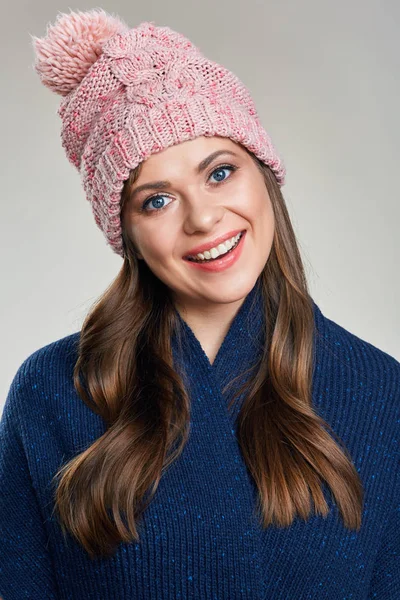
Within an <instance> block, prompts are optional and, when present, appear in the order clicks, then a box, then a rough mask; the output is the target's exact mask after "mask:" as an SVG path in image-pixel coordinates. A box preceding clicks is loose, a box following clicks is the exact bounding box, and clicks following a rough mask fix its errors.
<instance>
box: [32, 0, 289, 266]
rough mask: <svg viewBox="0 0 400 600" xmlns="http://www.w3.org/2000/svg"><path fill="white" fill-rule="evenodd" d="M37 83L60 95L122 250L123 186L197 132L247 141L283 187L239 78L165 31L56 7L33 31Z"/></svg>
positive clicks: (87, 184) (86, 172)
mask: <svg viewBox="0 0 400 600" xmlns="http://www.w3.org/2000/svg"><path fill="white" fill-rule="evenodd" d="M31 38H32V43H33V47H34V50H35V58H36V60H35V64H34V68H35V70H36V71H37V73H38V74H39V76H40V78H41V81H42V83H43V84H44V85H45V86H47V87H49V88H50V89H52V90H53V91H54V92H56V93H58V94H60V95H61V96H63V99H62V101H61V105H60V108H59V109H58V111H57V112H58V115H59V116H60V117H61V120H62V130H61V139H62V145H63V147H64V149H65V151H66V154H67V156H68V159H69V161H70V162H71V163H72V164H73V165H74V166H75V167H76V168H77V169H78V170H79V172H80V174H81V178H82V182H83V187H84V190H85V194H86V197H87V199H88V200H89V202H90V203H91V206H92V211H93V214H94V217H95V220H96V223H97V225H98V227H99V228H100V229H101V230H102V231H103V233H104V235H105V236H106V239H107V243H108V244H109V245H110V246H111V248H112V249H113V251H114V252H115V253H117V254H119V255H120V256H122V257H123V256H124V251H123V245H122V235H121V233H122V230H121V218H120V200H121V192H122V188H123V183H124V181H125V180H126V179H128V177H129V172H130V171H131V169H133V168H134V167H136V166H137V165H138V164H139V163H140V162H141V161H144V160H145V159H146V158H148V157H149V156H150V155H151V154H153V153H155V152H158V151H160V150H163V149H165V148H167V147H169V146H172V145H174V144H178V143H180V142H183V141H185V140H190V139H193V138H196V137H198V136H214V135H219V136H223V137H228V138H231V139H232V140H234V141H236V142H238V143H240V144H242V145H243V146H245V147H247V149H248V150H250V151H251V152H253V153H254V154H255V155H256V156H257V157H258V158H259V159H260V160H261V161H263V162H264V163H265V164H267V165H269V167H270V168H271V170H272V171H273V172H274V173H275V176H276V179H277V182H278V184H279V185H281V186H282V185H283V184H284V179H285V173H286V169H285V166H284V164H283V162H282V160H281V159H280V158H279V156H278V155H277V153H276V150H275V148H274V147H273V145H272V142H271V139H270V137H269V136H268V134H267V133H266V131H265V130H264V129H263V127H262V125H261V123H260V121H259V118H258V115H257V111H256V108H255V105H254V102H253V100H252V99H251V97H250V94H249V92H248V90H247V89H246V88H245V86H244V85H243V83H242V82H241V81H240V80H239V79H238V78H237V77H236V76H235V75H234V74H233V73H231V72H230V71H228V70H227V69H225V68H224V67H222V66H221V65H219V64H217V63H215V62H213V61H211V60H208V59H207V58H205V57H204V56H203V54H202V53H201V52H200V51H199V49H198V48H196V47H195V46H194V45H193V44H192V43H191V42H190V41H189V40H188V39H187V38H186V37H184V36H183V35H181V34H179V33H176V32H175V31H173V30H172V29H170V28H169V27H156V26H155V25H154V23H152V22H143V23H141V24H140V25H138V26H137V27H135V28H133V29H130V28H129V27H128V26H127V25H126V24H125V23H124V22H123V21H122V20H121V19H120V18H119V17H115V16H111V15H109V14H107V13H106V12H105V11H104V10H102V9H93V10H90V11H87V12H80V11H78V12H72V11H71V12H70V14H63V13H60V14H59V15H58V17H57V20H56V22H55V24H54V25H48V27H47V31H46V36H45V37H44V38H37V37H35V36H31Z"/></svg>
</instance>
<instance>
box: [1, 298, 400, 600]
mask: <svg viewBox="0 0 400 600" xmlns="http://www.w3.org/2000/svg"><path fill="white" fill-rule="evenodd" d="M254 298H256V300H257V302H256V303H255V305H254V308H253V301H254ZM260 307H261V304H260V302H259V298H257V296H255V294H254V291H252V292H251V293H250V294H249V295H248V297H247V298H246V299H245V302H244V303H243V304H242V307H241V309H240V310H239V312H238V314H237V315H236V317H235V319H234V321H233V322H232V324H231V326H230V329H229V331H228V333H227V335H226V337H225V339H224V341H223V343H222V345H221V347H220V349H219V351H218V354H217V356H216V358H215V360H214V362H213V364H212V365H211V364H210V363H209V361H208V358H207V355H206V354H205V353H204V351H203V349H202V347H201V345H200V342H199V341H198V339H197V338H196V336H195V335H194V333H193V331H192V330H191V329H190V328H189V326H187V324H186V323H185V322H184V321H181V324H182V326H183V340H182V349H180V348H181V347H180V346H179V344H177V338H176V337H175V336H174V339H173V353H174V362H175V364H176V365H178V364H179V365H183V367H184V370H185V371H186V372H187V374H188V376H189V377H188V380H189V384H190V387H189V393H190V400H191V423H190V436H189V439H188V441H187V444H186V445H185V447H184V450H183V452H182V454H181V455H180V456H179V457H178V459H177V460H176V461H175V462H174V463H173V464H172V465H170V467H169V468H168V469H167V470H166V471H165V472H164V474H163V476H162V478H161V480H160V484H159V486H158V488H157V491H156V494H155V496H154V498H153V499H152V501H151V503H150V505H149V506H148V507H147V509H146V510H145V512H144V514H143V520H142V521H141V522H140V523H139V534H140V541H139V543H136V542H132V543H129V544H124V543H121V544H120V545H119V546H118V547H117V550H116V553H115V555H113V556H112V557H108V558H103V559H98V560H95V561H91V560H90V559H89V558H88V556H87V555H86V553H85V552H84V551H83V549H82V548H81V546H79V545H78V544H77V543H76V542H75V541H74V539H73V538H72V537H68V538H67V539H66V540H65V541H64V539H63V536H62V532H61V529H60V525H59V524H58V522H57V521H56V519H55V517H54V515H53V514H52V511H53V500H52V486H51V480H52V478H53V476H54V474H55V473H56V471H57V470H58V468H59V467H60V466H61V465H62V464H64V463H65V462H66V461H68V460H69V459H71V458H72V457H74V456H76V455H78V454H79V453H81V452H82V451H84V450H85V449H86V448H89V447H90V446H91V445H92V444H93V443H94V441H95V440H96V439H97V438H99V437H100V436H101V435H102V434H103V433H104V432H105V430H106V427H105V424H104V422H103V421H102V419H101V418H100V417H99V416H98V415H97V414H95V413H94V412H92V411H91V410H90V409H89V408H88V406H87V405H86V404H85V403H84V402H83V401H82V400H81V399H80V398H79V396H78V395H77V393H76V391H75V389H74V387H73V368H74V364H75V362H76V359H77V344H78V341H79V332H77V333H74V334H72V335H69V336H67V337H65V338H62V339H60V340H57V341H55V342H53V343H51V344H49V345H47V346H45V347H43V348H41V349H39V350H37V351H36V352H34V353H33V354H31V355H30V356H29V357H28V358H27V359H26V360H25V361H24V362H23V363H22V364H21V366H20V368H19V369H18V371H17V373H16V375H15V377H14V379H13V381H12V384H11V388H10V391H9V393H8V396H7V399H6V403H5V406H4V409H3V415H2V418H1V422H0V489H1V494H0V596H2V597H4V600H21V599H22V598H29V599H30V600H82V599H83V598H84V599H85V600H100V599H101V600H115V599H118V600H119V599H121V600H122V599H128V598H129V599H131V598H134V599H135V600H189V599H194V600H200V599H201V600H239V599H240V600H306V599H307V600H349V599H350V598H351V599H352V600H372V599H373V598H376V599H377V600H395V599H396V598H400V569H399V553H400V535H399V531H400V502H399V498H400V485H399V483H400V479H399V444H398V441H399V439H400V436H399V423H400V413H399V407H400V364H399V363H398V362H397V361H396V360H395V359H394V358H393V357H391V356H389V355H388V354H386V353H385V352H383V351H381V350H379V349H378V348H375V347H374V346H372V345H371V344H369V343H367V342H365V341H363V340H362V339H360V338H358V337H356V336H355V335H354V334H352V333H350V332H349V331H347V330H345V329H344V328H343V327H341V326H339V325H338V324H336V323H334V322H333V321H332V320H330V319H328V318H327V317H325V316H324V315H323V314H322V312H321V311H320V309H319V308H318V307H317V306H316V305H315V306H314V315H315V323H316V330H317V334H316V336H315V340H316V353H315V365H314V371H313V391H312V394H313V403H314V407H315V410H316V412H317V413H318V414H319V415H321V416H322V417H323V418H324V419H325V420H326V421H327V422H328V423H329V424H330V426H331V427H332V429H333V431H334V432H335V433H336V434H337V435H338V436H339V437H340V438H341V439H342V441H343V443H344V444H345V446H346V448H347V449H348V451H349V454H350V456H351V459H352V461H353V463H354V465H355V467H356V469H357V471H358V473H359V475H360V478H361V480H362V484H363V487H364V491H365V502H364V508H363V513H362V525H361V529H360V530H359V531H358V532H355V531H354V530H347V529H346V528H345V527H344V526H343V522H342V520H341V517H340V514H339V511H338V509H337V506H336V504H335V502H334V500H333V499H332V496H331V494H330V493H328V490H327V489H326V488H325V490H324V493H325V497H326V499H327V503H328V506H329V509H330V512H329V514H328V515H327V517H325V518H324V517H321V516H316V515H313V516H311V517H310V518H309V519H308V520H307V521H303V520H302V519H301V518H297V517H296V519H295V520H294V522H293V524H292V525H291V526H290V527H285V528H278V527H275V526H270V527H268V528H267V529H265V530H263V529H262V528H261V526H260V524H259V522H258V519H256V518H255V515H254V508H255V502H256V488H255V485H254V482H253V480H252V478H251V476H250V474H249V471H248V469H247V467H246V465H245V463H244V461H243V457H242V454H241V451H240V447H239V443H238V439H237V436H236V426H235V418H236V415H237V412H238V410H239V406H240V401H239V402H238V403H237V405H236V406H235V409H234V410H233V411H232V412H230V411H228V404H229V402H230V400H231V397H232V394H233V393H234V391H235V390H234V389H233V390H230V391H225V392H223V389H224V387H225V385H226V384H227V383H228V382H229V381H230V380H231V379H232V378H233V377H235V376H236V375H238V374H239V373H242V372H244V371H245V369H247V367H249V366H252V365H254V364H255V361H256V360H257V359H258V358H259V356H260V353H261V351H262V348H263V343H264V342H263V336H262V335H260V330H261V325H262V318H261V309H260ZM88 485H89V483H88Z"/></svg>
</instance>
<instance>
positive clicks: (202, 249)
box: [183, 229, 245, 258]
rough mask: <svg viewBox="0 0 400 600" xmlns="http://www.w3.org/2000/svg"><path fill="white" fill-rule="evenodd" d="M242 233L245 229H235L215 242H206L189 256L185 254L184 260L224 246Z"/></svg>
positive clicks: (190, 251)
mask: <svg viewBox="0 0 400 600" xmlns="http://www.w3.org/2000/svg"><path fill="white" fill-rule="evenodd" d="M242 231H245V230H244V229H234V230H233V231H229V232H228V233H225V234H224V235H221V236H219V237H217V238H215V239H214V240H211V241H209V242H205V243H204V244H201V245H200V246H196V247H195V248H192V249H191V250H189V252H188V253H187V254H185V255H184V257H183V258H187V257H188V256H194V255H195V254H199V252H205V251H206V250H209V249H210V248H214V247H216V246H218V244H223V243H224V242H226V240H229V239H230V238H232V237H234V236H235V235H237V234H238V233H241V232H242Z"/></svg>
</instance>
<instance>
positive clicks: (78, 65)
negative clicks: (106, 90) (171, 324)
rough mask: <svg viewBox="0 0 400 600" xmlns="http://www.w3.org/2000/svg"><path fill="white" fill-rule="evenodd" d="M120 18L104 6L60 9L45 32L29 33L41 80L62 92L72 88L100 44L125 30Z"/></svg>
mask: <svg viewBox="0 0 400 600" xmlns="http://www.w3.org/2000/svg"><path fill="white" fill-rule="evenodd" d="M128 29H129V28H128V26H127V25H126V24H125V23H124V22H123V21H122V20H121V19H120V18H119V17H114V16H112V15H109V14H107V13H106V12H105V11H104V10H103V9H101V8H100V9H93V10H89V11H86V12H81V11H77V12H72V11H71V12H70V14H65V13H60V14H59V15H58V16H57V19H56V22H55V23H54V25H48V26H47V31H46V36H45V37H43V38H37V37H35V36H31V40H32V45H33V48H34V51H35V55H36V59H35V64H34V68H35V71H36V72H37V73H38V74H39V76H40V79H41V81H42V83H43V84H44V85H45V86H46V87H48V88H50V89H51V90H53V91H54V92H56V93H57V94H60V95H61V96H66V95H67V94H69V93H70V92H71V91H72V90H74V89H75V88H76V87H77V86H78V85H79V83H80V82H81V81H82V79H83V78H84V76H85V75H86V74H87V72H88V71H89V69H90V67H91V66H92V65H93V63H94V62H96V60H97V59H98V58H99V56H100V55H101V54H102V46H103V44H105V42H107V41H108V40H109V39H110V38H112V37H113V35H115V34H116V33H124V32H126V31H128Z"/></svg>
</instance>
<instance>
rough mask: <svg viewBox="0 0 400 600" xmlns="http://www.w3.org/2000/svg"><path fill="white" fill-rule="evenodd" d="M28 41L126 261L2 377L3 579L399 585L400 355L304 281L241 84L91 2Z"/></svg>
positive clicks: (181, 586) (75, 594)
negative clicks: (334, 311) (329, 308)
mask: <svg viewBox="0 0 400 600" xmlns="http://www.w3.org/2000/svg"><path fill="white" fill-rule="evenodd" d="M34 44H35V50H36V57H37V61H36V70H37V71H38V73H39V75H40V77H41V80H42V82H43V83H44V84H45V85H46V86H48V87H49V88H51V89H53V90H54V91H55V92H57V93H59V94H60V95H62V96H63V100H62V104H61V106H60V110H59V114H60V117H61V119H62V143H63V146H64V148H65V150H66V153H67V156H68V158H69V160H70V161H71V162H72V163H73V164H74V165H75V166H76V167H77V168H78V169H79V171H80V173H81V175H82V180H83V185H84V189H85V192H86V195H87V198H88V200H89V201H90V203H91V206H92V209H93V213H94V217H95V221H96V224H97V225H98V227H99V228H100V229H101V230H102V231H103V233H104V235H105V237H106V240H107V243H108V244H109V245H110V247H111V248H112V250H113V251H115V252H116V253H117V254H119V255H120V256H121V257H122V258H123V261H124V262H123V265H122V268H121V271H120V273H119V275H118V276H117V278H116V279H115V281H114V282H113V283H112V284H111V286H110V287H109V288H108V289H107V290H106V292H105V293H104V294H103V296H102V297H101V298H100V300H99V301H98V302H97V303H96V305H95V306H94V308H93V309H92V310H91V311H90V313H89V315H88V316H87V317H86V319H85V322H84V324H83V326H82V329H81V331H79V332H77V333H75V334H72V335H69V336H67V337H64V338H62V339H60V340H57V341H55V342H53V343H51V344H49V345H47V346H45V347H43V348H41V349H39V350H37V351H36V352H34V353H33V354H32V355H31V356H29V357H28V358H27V359H26V360H25V361H24V363H23V364H22V365H21V367H20V368H19V370H18V372H17V374H16V375H15V378H14V380H13V382H12V385H11V388H10V391H9V394H8V396H7V399H6V404H5V407H4V411H3V416H2V421H1V435H2V445H1V461H0V465H1V467H0V482H1V484H2V491H3V492H2V495H1V500H0V528H1V540H2V555H1V559H0V592H1V593H2V594H3V595H4V598H5V600H14V599H17V598H18V599H19V598H25V597H26V598H31V599H36V598H38V599H39V598H40V599H41V600H42V599H43V598H65V599H66V598H68V599H73V600H76V599H81V598H82V599H83V598H85V600H86V599H88V598H89V599H91V598H93V599H96V600H97V599H99V598H101V599H102V600H109V599H111V598H113V599H114V598H135V599H136V598H141V599H150V598H151V599H155V598H160V599H161V598H165V599H166V598H168V599H177V598H181V599H185V600H186V599H187V598H199V599H214V598H218V599H225V598H226V599H228V600H233V599H236V598H246V599H252V600H253V599H254V600H255V599H258V600H261V599H265V600H267V599H275V598H276V599H278V598H281V599H283V598H285V599H288V598H290V599H296V600H297V599H305V598H318V599H321V598H327V599H328V598H329V599H333V598H335V599H339V598H343V599H344V598H353V599H357V600H361V599H365V600H366V599H370V598H380V599H383V598H387V599H389V598H395V597H400V569H399V564H398V553H399V550H400V539H399V489H400V488H399V468H398V467H399V450H398V433H399V432H398V423H399V382H400V364H399V363H398V362H397V361H396V360H395V359H394V358H393V357H391V356H389V355H388V354H386V353H385V352H383V351H381V350H379V349H377V348H375V347H374V346H372V345H371V344H369V343H368V342H366V341H364V340H361V339H360V338H358V337H356V336H355V335H354V334H352V333H350V332H349V331H346V330H345V329H344V328H343V327H341V326H340V325H338V324H336V323H334V322H333V321H332V320H330V319H329V318H327V317H325V316H324V315H323V314H322V312H321V311H320V309H319V308H318V306H317V305H316V304H315V302H314V301H313V300H312V298H311V297H310V294H309V292H308V288H307V282H306V278H305V275H304V270H303V265H302V261H301V257H300V253H299V250H298V246H297V243H296V239H295V236H294V233H293V229H292V226H291V223H290V219H289V216H288V212H287V209H286V206H285V202H284V199H283V196H282V193H281V190H280V188H281V186H282V185H283V184H284V178H285V168H284V166H283V163H282V161H281V159H280V158H279V156H278V155H277V152H276V150H275V148H274V146H273V145H272V143H271V140H270V138H269V136H268V135H267V133H266V132H265V131H264V129H263V127H262V125H261V123H260V121H259V119H258V116H257V112H256V109H255V106H254V103H253V101H252V100H251V97H250V95H249V93H248V91H247V90H246V88H245V87H244V86H243V84H242V83H241V82H240V81H239V80H238V79H237V77H235V76H234V75H233V74H232V73H230V72H229V71H228V70H227V69H225V68H223V67H222V66H220V65H217V64H216V63H213V62H212V61H209V60H208V59H206V58H205V57H204V56H203V55H202V54H201V53H200V51H199V50H198V49H197V48H196V47H195V46H193V44H191V42H190V41H189V40H187V38H185V37H184V36H182V35H180V34H178V33H176V32H174V31H172V30H171V29H169V28H168V27H156V26H155V25H154V24H152V23H142V24H141V25H139V26H138V27H136V28H133V29H129V28H128V27H127V26H126V25H125V24H124V23H123V22H122V21H121V20H120V19H118V18H116V17H111V16H110V15H107V14H106V13H105V12H104V11H102V10H101V9H99V10H94V11H88V12H76V13H73V12H71V14H69V15H62V16H61V17H60V18H58V20H57V22H56V23H55V24H54V25H53V26H52V27H50V28H49V29H48V31H47V36H46V37H45V38H43V39H38V38H34Z"/></svg>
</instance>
